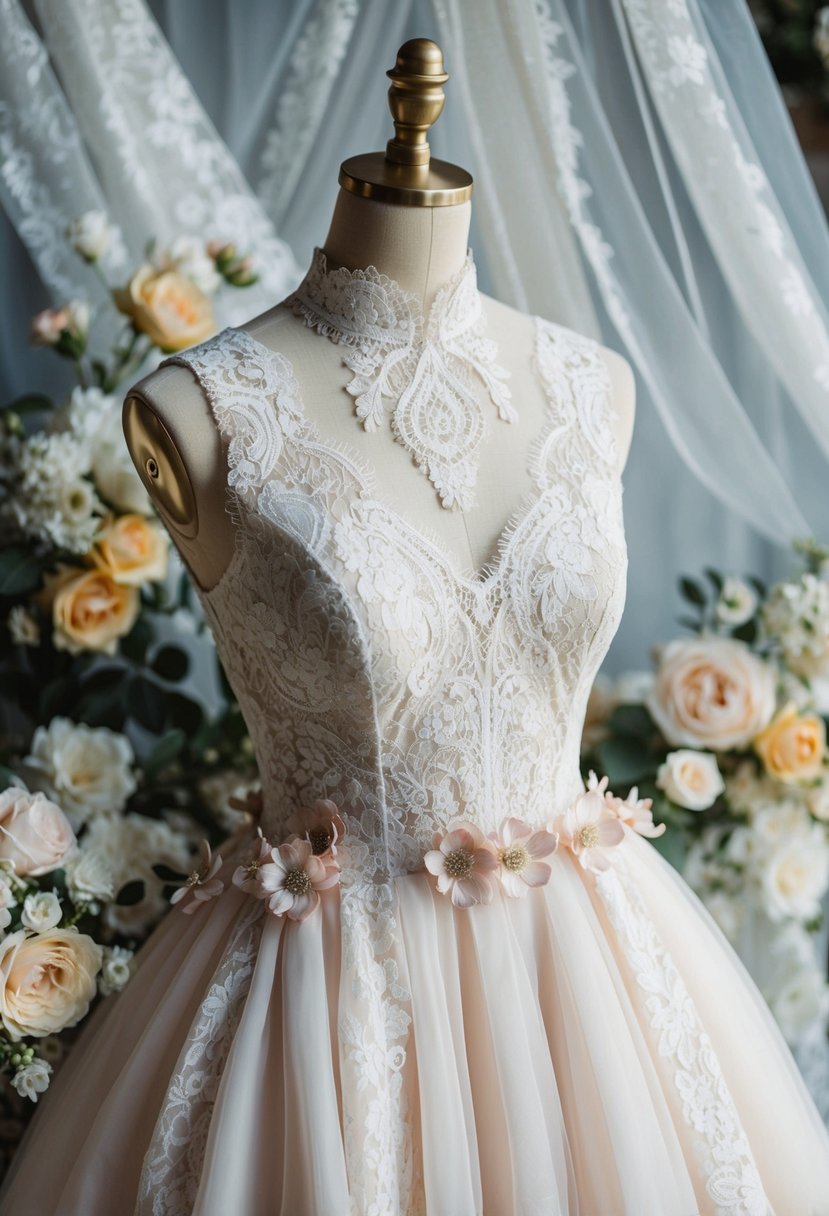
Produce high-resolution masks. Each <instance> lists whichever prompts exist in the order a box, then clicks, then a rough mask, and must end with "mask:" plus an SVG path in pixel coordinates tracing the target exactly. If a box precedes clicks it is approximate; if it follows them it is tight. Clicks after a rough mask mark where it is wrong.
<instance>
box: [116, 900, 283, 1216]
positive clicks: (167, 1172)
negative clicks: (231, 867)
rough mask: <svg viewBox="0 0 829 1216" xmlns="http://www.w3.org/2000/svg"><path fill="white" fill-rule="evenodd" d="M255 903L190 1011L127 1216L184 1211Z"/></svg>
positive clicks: (195, 1177)
mask: <svg viewBox="0 0 829 1216" xmlns="http://www.w3.org/2000/svg"><path fill="white" fill-rule="evenodd" d="M262 921H263V917H262V907H261V905H260V904H255V903H253V902H251V904H250V905H249V906H247V907H245V908H244V909H243V911H242V913H241V915H240V918H239V921H238V923H237V925H236V928H235V930H234V932H233V933H232V935H231V937H230V940H229V941H228V943H227V946H226V948H225V952H224V955H223V957H222V961H221V963H220V964H219V967H218V969H217V971H216V974H215V975H214V977H213V980H212V982H211V984H210V986H209V988H208V989H207V992H206V993H205V996H204V997H203V999H202V1002H201V1005H200V1007H199V1009H198V1010H197V1012H196V1015H195V1017H194V1019H193V1023H192V1025H191V1027H190V1032H189V1034H188V1036H187V1041H186V1043H185V1044H184V1047H183V1048H182V1050H181V1054H180V1056H179V1059H178V1063H177V1064H176V1067H175V1070H174V1072H173V1075H172V1078H171V1080H170V1084H169V1086H168V1088H167V1093H166V1095H165V1098H164V1102H163V1104H162V1108H161V1114H160V1116H159V1119H158V1123H157V1124H156V1127H155V1131H154V1132H153V1137H152V1141H151V1142H150V1145H149V1148H148V1150H147V1154H146V1156H145V1160H144V1170H143V1172H142V1175H141V1180H140V1183H139V1193H138V1201H137V1203H136V1207H135V1216H173V1214H174V1213H175V1214H178V1213H182V1214H183V1213H184V1212H192V1210H193V1206H194V1203H195V1200H196V1194H197V1191H198V1188H199V1180H200V1177H201V1171H202V1163H203V1161H204V1151H205V1147H206V1145H207V1133H208V1129H209V1127H210V1120H211V1117H212V1112H213V1104H214V1102H215V1099H216V1093H217V1091H218V1088H219V1082H220V1081H221V1077H222V1071H223V1068H224V1064H225V1060H226V1058H227V1054H228V1052H229V1050H230V1045H231V1043H232V1042H233V1037H234V1035H235V1033H236V1028H237V1026H238V1024H239V1020H240V1018H241V1016H242V1011H243V1009H244V1003H245V997H246V996H247V992H248V989H249V987H250V982H251V978H252V976H253V968H254V961H255V958H256V951H257V946H258V942H259V935H260V933H261V929H262Z"/></svg>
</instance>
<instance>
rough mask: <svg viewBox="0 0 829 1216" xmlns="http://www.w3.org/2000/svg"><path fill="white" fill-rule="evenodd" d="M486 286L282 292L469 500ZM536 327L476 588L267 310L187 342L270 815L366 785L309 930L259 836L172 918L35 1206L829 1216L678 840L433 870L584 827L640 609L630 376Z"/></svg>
mask: <svg viewBox="0 0 829 1216" xmlns="http://www.w3.org/2000/svg"><path fill="white" fill-rule="evenodd" d="M479 305H480V301H479V299H478V296H477V288H476V286H475V279H474V264H473V263H472V262H471V260H468V262H467V265H466V266H465V267H464V269H463V271H462V272H461V274H460V276H459V278H458V280H457V281H456V282H455V283H453V284H452V285H450V289H449V290H448V292H447V293H444V294H443V295H442V296H441V297H439V299H438V300H437V301H436V302H435V304H434V305H433V306H432V310H431V312H430V315H429V316H428V317H427V318H423V317H419V316H418V315H417V314H416V310H415V311H412V308H411V302H410V301H409V302H407V301H406V298H405V297H404V296H403V295H402V293H400V291H399V289H398V288H396V285H395V284H393V283H391V282H390V281H389V280H387V279H384V278H383V277H382V276H378V275H376V274H371V273H368V272H367V273H365V274H362V275H361V274H357V273H356V272H355V273H354V274H353V275H351V276H349V274H348V272H346V274H345V276H343V275H342V274H339V276H337V275H336V272H328V271H327V270H326V268H325V266H324V264H321V263H320V262H319V259H317V258H315V262H314V264H313V265H312V268H311V270H310V272H309V275H308V276H307V277H306V281H305V283H304V284H303V286H302V287H301V288H300V289H299V291H298V293H297V295H296V297H295V298H293V299H292V300H290V301H288V302H286V303H285V304H284V305H283V306H282V307H293V308H294V309H296V310H297V311H299V312H300V313H301V314H302V315H304V317H305V320H306V321H307V323H308V324H309V325H311V326H312V327H313V328H315V329H317V330H319V331H320V338H319V340H320V341H321V342H322V341H325V340H326V337H327V338H333V339H334V340H336V341H339V342H341V343H342V346H343V359H344V361H345V362H346V363H347V364H348V366H349V367H350V368H351V370H352V371H353V372H354V375H355V382H354V383H353V384H352V386H351V391H352V393H353V394H354V396H355V397H357V398H358V403H361V404H362V406H363V413H362V415H361V416H362V417H364V418H367V417H369V415H370V414H371V412H372V410H374V415H373V417H374V421H375V422H377V423H378V424H379V423H381V422H382V421H383V420H384V411H386V410H387V409H388V408H389V402H391V404H392V406H393V408H394V411H395V413H394V417H393V419H392V421H393V424H394V425H395V427H396V435H397V437H398V438H399V439H400V441H401V442H407V443H408V445H409V446H410V450H411V451H412V454H413V456H414V458H415V459H416V460H417V461H418V463H419V465H420V467H421V468H422V469H423V471H424V473H425V474H426V475H428V476H429V477H430V478H431V479H432V480H433V481H434V483H435V486H436V489H437V490H438V492H439V493H441V495H442V496H445V494H446V493H450V495H451V494H452V493H455V492H457V493H458V494H460V495H461V496H463V494H465V493H467V491H468V487H469V484H470V479H471V481H472V483H473V484H474V451H475V446H476V445H475V443H474V442H472V441H469V442H467V443H466V445H465V442H464V438H463V437H464V436H469V435H474V433H475V425H476V424H475V422H474V419H471V415H470V411H471V409H472V406H471V404H470V402H471V398H470V396H469V394H468V392H467V388H468V383H469V381H468V377H472V376H478V377H480V378H481V379H483V380H484V381H485V383H487V385H488V387H489V389H490V391H491V395H492V399H493V402H494V405H495V407H497V408H498V410H499V411H500V412H502V415H503V414H504V413H505V412H507V411H509V410H510V409H512V408H513V406H512V405H511V404H510V403H509V401H508V400H506V398H505V395H504V391H503V387H504V386H503V384H502V382H501V379H500V378H499V374H498V370H497V363H496V359H495V355H496V352H494V350H493V349H492V347H491V346H487V345H486V343H485V342H484V341H483V336H482V332H481V323H480V307H479ZM534 326H535V354H534V369H535V374H536V375H537V376H538V377H539V378H540V382H541V383H542V385H543V387H544V389H545V393H546V398H547V401H548V411H547V417H546V420H545V425H544V430H543V433H542V434H540V435H539V436H537V437H536V441H535V442H534V444H533V446H532V449H531V452H530V453H529V454H528V458H529V461H530V469H531V473H532V483H533V492H532V494H531V495H530V496H529V497H528V499H527V500H526V501H525V503H524V504H523V505H522V507H521V509H520V510H519V511H517V512H516V514H515V515H514V516H513V518H512V519H511V520H510V521H509V522H508V524H507V525H506V527H505V529H504V532H503V535H502V537H501V543H500V545H499V548H498V552H497V557H496V559H495V560H494V562H493V563H492V564H491V565H490V566H489V567H488V568H487V569H486V570H484V571H481V572H479V574H478V575H476V576H472V575H469V574H468V573H464V572H460V571H459V570H458V569H457V567H456V565H455V563H454V562H453V559H452V558H451V556H450V555H449V553H448V552H446V551H444V549H443V548H442V547H441V545H440V543H439V542H438V541H437V540H436V539H435V538H433V537H427V536H425V535H423V534H422V533H420V532H419V531H418V530H417V529H416V528H415V527H413V526H412V525H410V524H409V523H408V522H407V520H406V519H405V518H403V517H402V515H401V514H400V513H399V512H397V511H395V510H392V509H391V508H390V507H389V506H388V505H386V504H384V503H383V502H382V501H381V500H379V499H378V497H377V496H376V494H375V492H374V489H373V486H372V482H371V476H370V473H369V471H368V470H367V468H366V467H365V466H364V465H363V463H362V461H361V458H360V454H359V451H358V450H357V447H356V445H355V447H354V449H348V450H346V449H344V448H343V446H342V445H337V446H336V447H334V446H332V445H329V444H326V442H325V440H324V438H323V437H322V436H321V435H320V434H319V433H318V431H317V430H316V428H315V427H314V426H313V425H312V424H311V422H310V420H309V418H308V417H307V415H306V413H305V410H304V407H303V402H302V398H301V394H300V391H299V388H298V385H297V383H296V381H295V378H294V375H293V372H292V369H291V367H290V365H289V364H288V362H287V361H286V359H285V358H284V357H282V356H281V355H279V354H277V353H274V352H273V351H271V350H269V349H268V348H267V347H265V346H263V345H262V344H261V343H259V342H258V341H257V340H256V339H254V338H252V337H251V336H250V335H248V334H247V333H245V332H244V331H241V330H236V329H226V330H224V331H223V332H221V333H220V334H218V335H217V336H216V337H214V338H211V339H210V340H208V341H207V342H205V343H203V344H201V345H200V346H198V347H195V348H194V349H192V350H190V351H188V352H186V353H185V354H183V355H178V356H175V360H176V361H178V362H181V363H184V364H186V365H187V366H189V367H190V368H192V370H193V371H194V373H195V374H196V376H197V377H198V379H199V381H200V383H201V385H202V387H203V390H204V392H205V394H206V396H207V398H208V400H209V401H210V403H211V406H212V409H213V412H214V414H215V419H216V423H217V425H218V427H219V428H220V430H221V432H222V434H223V436H224V437H225V439H226V441H227V444H228V456H229V467H230V474H229V497H230V506H231V509H232V511H233V512H234V517H235V519H236V522H237V525H238V547H237V548H236V550H235V554H234V557H233V559H232V561H231V564H230V566H229V568H228V570H227V571H226V573H225V574H224V576H223V577H222V579H221V580H220V582H219V584H218V585H217V586H216V587H215V588H213V589H212V590H211V591H208V592H202V593H201V596H202V600H203V604H204V609H205V613H206V615H207V619H208V621H209V623H210V625H211V627H212V630H213V632H214V634H215V638H216V643H217V646H218V648H219V651H220V653H221V656H222V659H223V661H224V663H225V665H226V668H227V671H228V673H229V677H230V679H231V682H232V684H233V687H234V689H235V691H236V694H237V696H238V698H239V701H240V703H241V706H242V708H243V712H244V714H245V717H246V720H247V723H248V725H249V728H250V732H251V736H252V738H253V741H254V745H255V749H256V754H257V758H258V761H259V765H260V770H261V775H262V782H263V805H264V809H263V811H262V819H261V827H262V830H263V832H264V834H265V836H266V837H267V838H268V839H269V840H271V841H273V842H276V843H278V842H282V841H284V840H285V839H286V838H287V836H288V834H289V832H288V823H289V820H290V819H291V817H292V816H293V815H294V814H295V813H296V811H297V809H298V808H299V807H300V806H302V805H306V804H308V803H309V802H310V801H313V800H315V799H329V800H332V801H333V802H334V803H335V804H336V806H337V808H338V812H339V815H340V816H341V819H342V822H343V825H344V828H345V831H344V835H343V836H342V838H341V839H340V840H339V841H338V842H337V862H338V864H339V866H340V879H339V883H338V884H337V885H335V886H332V887H329V888H328V889H325V890H323V891H321V893H320V903H319V906H318V907H317V908H316V909H315V910H314V911H313V912H312V913H311V914H310V915H309V916H307V917H306V918H305V919H303V920H292V919H290V918H289V917H288V916H286V915H276V914H274V913H273V912H271V911H269V909H268V906H267V904H266V902H265V901H263V900H261V899H256V898H255V897H253V896H252V895H250V894H248V893H246V892H245V891H244V890H242V889H240V888H239V887H237V886H234V885H233V884H232V882H230V881H229V879H230V875H231V874H232V873H233V871H234V869H235V867H236V866H237V865H238V864H239V861H240V859H244V858H246V857H249V856H250V850H251V841H250V840H242V841H239V842H237V843H236V845H235V846H234V849H233V850H232V851H231V852H230V853H229V854H228V856H227V858H226V861H225V862H224V865H223V869H222V871H221V874H220V877H223V878H224V879H225V882H226V887H225V889H224V890H223V891H222V893H221V894H220V895H218V896H217V897H216V898H213V899H210V900H206V901H205V902H204V903H203V905H202V906H200V907H199V909H198V910H197V911H196V912H195V913H194V914H192V915H184V914H183V913H182V912H181V911H180V910H179V909H178V908H176V909H174V910H173V911H172V912H171V913H170V915H169V916H168V917H167V918H166V919H165V920H164V921H163V922H162V924H161V925H160V927H159V928H158V929H157V930H156V931H155V932H154V934H153V935H152V937H151V938H150V940H149V941H148V943H147V944H146V945H145V947H144V948H143V950H142V951H141V953H140V956H139V959H140V966H139V969H138V971H137V974H136V975H135V977H134V978H133V979H132V980H131V982H130V984H129V985H128V986H127V988H126V990H125V991H124V993H123V994H120V995H118V996H116V997H114V998H110V999H109V1000H107V1001H106V1002H105V1003H103V1004H102V1006H101V1007H100V1009H99V1010H98V1011H96V1013H95V1014H94V1015H93V1017H92V1018H91V1019H90V1021H89V1023H88V1025H87V1027H86V1029H85V1030H84V1032H83V1034H82V1036H81V1038H80V1040H79V1042H78V1044H77V1045H76V1047H75V1049H74V1051H73V1053H72V1055H71V1056H70V1058H69V1060H68V1062H67V1063H66V1065H65V1066H64V1067H63V1069H62V1070H61V1071H60V1073H59V1074H58V1076H57V1077H56V1079H55V1081H54V1083H53V1085H52V1088H51V1090H50V1091H49V1093H47V1095H46V1096H45V1099H44V1100H43V1102H42V1109H41V1110H39V1111H38V1114H37V1117H36V1118H35V1120H34V1123H33V1126H32V1129H31V1131H30V1133H29V1134H28V1136H27V1138H26V1140H25V1142H24V1145H23V1148H22V1150H21V1153H20V1155H19V1157H18V1159H17V1162H16V1165H15V1167H14V1169H13V1173H12V1176H11V1178H10V1180H9V1182H8V1184H7V1188H6V1190H5V1192H4V1193H3V1196H2V1204H0V1208H2V1212H3V1213H4V1214H5V1213H8V1216H12V1214H14V1216H18V1214H23V1213H27V1214H28V1213H44V1214H46V1213H52V1214H54V1216H122V1214H123V1216H133V1214H134V1216H189V1214H190V1213H195V1214H197V1216H228V1214H230V1213H233V1216H395V1214H398V1216H404V1214H405V1216H409V1214H417V1213H427V1214H428V1216H476V1214H478V1213H484V1214H486V1216H697V1214H704V1216H772V1214H773V1216H829V1135H827V1132H826V1130H825V1129H824V1127H823V1125H822V1123H821V1121H820V1118H819V1116H818V1113H817V1111H816V1109H815V1107H814V1105H813V1103H812V1100H811V1098H810V1096H809V1094H808V1091H807V1090H806V1087H805V1085H804V1083H803V1081H802V1079H801V1078H800V1075H799V1073H798V1071H797V1069H796V1067H795V1064H794V1061H793V1059H792V1057H791V1055H790V1052H789V1050H788V1048H787V1046H786V1044H785V1041H784V1040H783V1038H782V1035H781V1033H780V1031H779V1030H778V1028H777V1026H776V1024H775V1023H774V1021H773V1019H772V1017H771V1015H770V1013H769V1012H768V1009H767V1007H766V1005H765V1003H764V1002H763V1000H762V998H761V996H760V994H759V992H758V991H757V989H756V988H755V986H754V985H753V983H752V981H751V979H750V977H749V975H748V973H747V972H746V971H745V969H744V967H743V965H742V964H741V962H740V960H739V959H738V957H737V955H736V954H735V952H734V951H733V949H732V948H731V946H730V945H729V943H728V942H727V940H726V939H725V937H724V936H723V935H722V933H721V932H720V930H719V928H718V927H717V926H716V924H715V922H714V921H713V920H712V919H711V917H710V916H709V915H708V913H707V912H706V910H705V908H704V907H703V905H702V904H701V903H700V901H699V900H698V899H697V897H696V896H695V895H694V894H693V892H692V891H691V890H690V888H689V887H688V886H687V885H686V884H685V882H684V881H683V880H682V879H681V878H680V877H679V876H678V875H677V874H676V872H675V871H674V870H673V869H672V868H671V867H670V865H669V864H668V863H667V862H666V861H665V860H664V859H663V858H662V857H661V855H660V854H659V853H658V852H657V850H656V849H655V848H654V847H653V845H652V844H651V843H650V841H649V840H648V839H646V838H645V837H644V836H643V835H641V834H639V832H638V831H636V830H634V827H632V826H630V825H629V824H626V825H624V829H623V832H622V839H621V841H620V842H619V843H616V844H613V845H612V847H602V846H601V844H600V843H597V842H596V840H595V839H593V838H592V837H590V834H589V833H588V835H587V836H586V837H585V838H584V841H585V842H590V843H585V848H584V849H582V850H581V852H578V851H577V850H576V849H575V848H571V847H568V845H567V844H566V843H560V844H559V847H558V848H557V850H556V851H555V852H554V853H553V854H552V855H551V856H549V858H548V859H547V860H548V863H549V865H550V869H551V873H550V875H549V881H547V882H545V883H543V885H538V886H534V887H530V888H528V889H527V890H526V891H525V893H524V894H523V895H517V894H514V893H510V891H509V890H508V888H507V887H506V886H504V885H501V884H500V883H493V886H492V892H491V898H490V899H489V902H480V903H475V904H473V905H472V906H468V907H461V906H457V905H456V904H455V903H454V902H453V900H452V898H451V897H450V894H449V893H448V892H445V891H441V890H439V889H438V884H437V882H436V879H435V877H434V875H433V874H432V873H431V872H430V871H429V870H428V869H426V868H425V867H424V858H425V856H426V854H427V853H428V852H429V851H430V850H431V849H432V848H433V844H434V839H435V837H437V838H438V839H440V838H441V837H443V836H444V835H445V833H446V832H447V831H448V829H449V828H450V827H451V825H453V824H454V823H455V822H457V821H458V820H462V821H467V822H471V823H472V824H474V825H476V826H477V827H478V828H479V829H481V831H483V832H484V833H489V832H496V833H497V832H499V831H500V830H501V829H502V825H503V823H504V821H505V820H506V819H507V818H508V817H510V816H514V817H518V818H519V819H520V820H522V821H523V822H524V823H525V824H528V825H531V826H533V827H538V828H550V829H551V830H556V825H559V826H560V825H561V824H562V823H564V822H565V821H566V814H567V813H568V812H569V811H572V808H573V807H574V806H575V805H577V804H578V803H579V799H581V798H582V797H584V796H585V784H584V781H583V780H582V777H581V775H580V770H579V744H580V736H581V731H582V725H583V720H584V715H585V710H586V705H587V698H588V694H589V691H590V688H591V685H592V682H593V680H594V677H595V674H596V672H597V670H598V668H599V665H600V663H601V661H602V659H603V657H604V655H605V653H606V651H607V648H608V646H609V644H610V641H611V639H612V637H613V635H614V632H615V630H616V628H617V626H618V623H619V620H620V617H621V614H622V609H623V604H624V600H625V578H626V572H627V551H626V544H625V535H624V528H623V514H622V485H621V478H620V473H619V467H618V459H617V452H616V449H615V440H614V431H613V425H612V415H611V410H612V409H613V405H612V401H611V397H610V393H609V385H608V379H607V374H606V372H605V369H604V363H603V361H602V359H601V357H600V353H599V349H598V347H597V346H596V345H595V344H594V343H593V342H592V341H589V340H587V339H585V338H582V337H579V336H578V335H576V334H574V333H572V332H570V331H568V330H566V329H563V328H561V327H559V326H557V325H554V324H551V323H549V322H546V321H543V320H540V319H535V320H534ZM407 394H408V395H407ZM438 410H441V411H443V412H442V414H441V415H440V417H441V422H440V425H439V426H437V427H436V426H435V425H434V423H435V417H436V411H438ZM470 427H471V428H472V429H471V430H470V429H469V428H470ZM465 453H466V456H468V457H469V459H466V457H465ZM447 487H450V488H449V489H447ZM453 487H454V488H453ZM622 792H626V791H622ZM591 849H593V850H594V853H595V859H592V858H591ZM513 890H514V888H513Z"/></svg>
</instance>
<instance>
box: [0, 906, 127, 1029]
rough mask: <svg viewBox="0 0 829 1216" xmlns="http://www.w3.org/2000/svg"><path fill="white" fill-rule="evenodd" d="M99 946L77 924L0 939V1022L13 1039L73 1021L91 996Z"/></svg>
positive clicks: (20, 931)
mask: <svg viewBox="0 0 829 1216" xmlns="http://www.w3.org/2000/svg"><path fill="white" fill-rule="evenodd" d="M102 961H103V950H102V949H101V947H100V946H99V945H98V944H97V942H94V941H93V940H92V938H91V937H88V936H87V935H86V934H85V933H79V932H78V930H77V929H74V928H73V929H50V930H48V931H47V932H46V933H38V934H36V935H35V936H34V937H32V936H29V935H28V934H27V933H26V931H25V930H24V929H18V930H17V932H16V933H10V934H9V935H8V937H6V938H4V940H3V941H2V942H0V1022H2V1024H3V1027H4V1028H5V1030H6V1032H7V1033H8V1035H9V1037H10V1038H11V1039H12V1040H14V1041H17V1040H18V1039H21V1038H23V1037H24V1036H27V1035H32V1036H34V1037H35V1038H41V1037H42V1036H43V1035H47V1034H58V1033H59V1031H61V1030H65V1029H66V1027H68V1026H75V1025H77V1023H78V1022H79V1021H80V1020H81V1018H82V1017H84V1015H85V1014H86V1012H87V1010H88V1009H89V1005H90V1002H91V1000H92V998H93V997H94V995H95V987H96V984H95V977H96V975H97V973H98V972H99V971H100V969H101V963H102Z"/></svg>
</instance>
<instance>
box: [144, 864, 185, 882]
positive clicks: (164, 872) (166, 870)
mask: <svg viewBox="0 0 829 1216" xmlns="http://www.w3.org/2000/svg"><path fill="white" fill-rule="evenodd" d="M150 869H151V870H152V872H153V874H155V875H156V876H157V877H158V878H160V879H161V880H162V882H184V880H185V878H186V877H187V875H186V874H179V872H178V871H177V870H173V869H171V867H170V866H167V865H165V864H164V862H163V861H157V862H156V863H155V864H154V865H152V866H150Z"/></svg>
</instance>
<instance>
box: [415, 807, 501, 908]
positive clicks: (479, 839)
mask: <svg viewBox="0 0 829 1216" xmlns="http://www.w3.org/2000/svg"><path fill="white" fill-rule="evenodd" d="M432 843H433V844H434V846H435V847H434V848H433V849H431V850H430V851H429V852H428V853H427V854H426V856H425V857H424V859H423V862H424V865H425V866H426V869H427V870H428V871H429V873H430V874H434V875H435V876H436V878H437V880H438V882H437V888H438V890H439V891H440V893H441V894H442V895H446V894H447V893H448V894H449V895H451V897H452V903H453V904H454V905H455V906H456V907H457V908H471V907H472V905H473V904H488V903H490V902H491V901H492V897H493V895H494V893H495V888H494V886H493V882H492V880H493V877H494V871H495V870H497V868H498V858H497V857H496V855H495V850H494V848H493V846H492V844H491V843H490V841H488V840H487V838H486V837H485V836H484V834H483V832H482V831H481V830H480V828H478V827H476V826H475V824H474V823H467V822H463V823H458V824H455V825H454V827H451V828H450V830H449V831H448V832H447V833H446V835H445V836H443V837H442V836H441V835H440V833H438V832H436V833H435V837H434V840H433V842H432Z"/></svg>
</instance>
